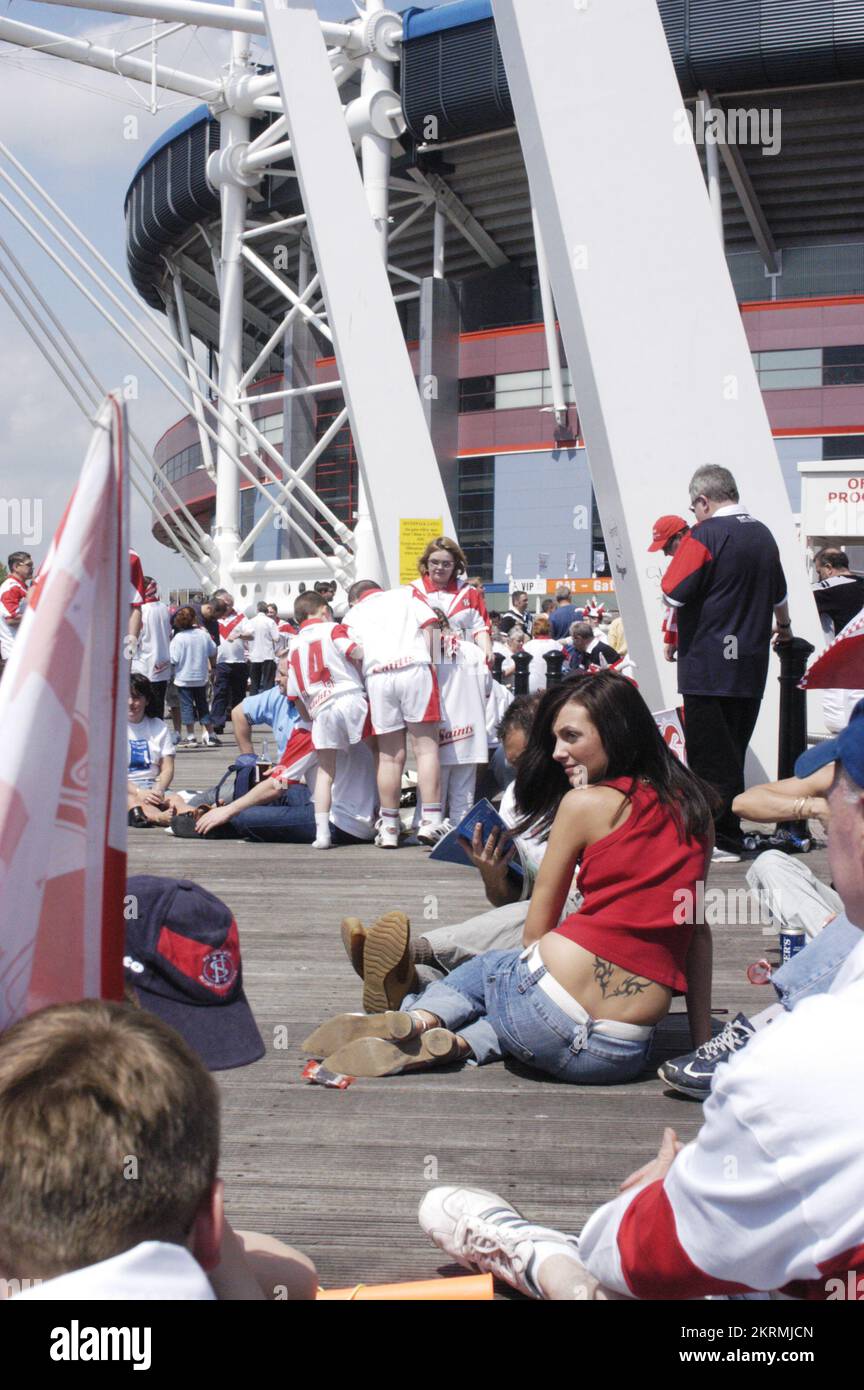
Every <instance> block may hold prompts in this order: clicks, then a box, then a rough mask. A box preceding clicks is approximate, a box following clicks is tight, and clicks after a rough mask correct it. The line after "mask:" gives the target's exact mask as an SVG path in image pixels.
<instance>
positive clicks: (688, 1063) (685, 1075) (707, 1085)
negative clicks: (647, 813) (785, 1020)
mask: <svg viewBox="0 0 864 1390" xmlns="http://www.w3.org/2000/svg"><path fill="white" fill-rule="evenodd" d="M755 1032H756V1029H755V1028H754V1027H753V1024H752V1023H751V1022H750V1020H749V1018H748V1017H747V1016H746V1014H738V1015H736V1017H735V1018H733V1019H732V1021H731V1022H730V1023H727V1024H726V1027H725V1028H724V1029H723V1030H722V1032H720V1033H718V1034H717V1036H716V1038H712V1039H711V1040H710V1042H706V1043H703V1044H702V1046H701V1047H697V1048H695V1050H694V1051H693V1052H685V1053H684V1054H683V1056H681V1057H672V1058H670V1060H669V1061H668V1062H664V1063H663V1065H662V1066H661V1067H659V1068H658V1070H657V1075H658V1076H659V1077H660V1080H661V1081H665V1082H666V1085H667V1086H671V1087H672V1089H673V1090H675V1091H680V1092H681V1094H682V1095H685V1096H691V1097H692V1098H693V1099H694V1100H706V1099H707V1097H708V1096H709V1095H710V1093H711V1083H712V1082H713V1080H714V1073H715V1071H716V1070H717V1068H718V1066H719V1065H720V1063H721V1062H728V1060H729V1058H730V1057H731V1056H732V1054H733V1052H740V1051H741V1048H742V1047H744V1046H745V1044H746V1043H747V1042H748V1040H749V1039H750V1038H752V1036H753V1034H754V1033H755Z"/></svg>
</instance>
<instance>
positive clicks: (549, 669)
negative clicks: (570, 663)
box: [543, 647, 564, 690]
mask: <svg viewBox="0 0 864 1390" xmlns="http://www.w3.org/2000/svg"><path fill="white" fill-rule="evenodd" d="M543 660H544V661H545V662H546V689H547V690H550V689H551V688H552V686H553V685H560V684H561V667H562V665H563V663H564V653H563V652H562V651H561V649H560V647H559V648H557V649H556V650H553V651H551V652H547V653H546V655H545V656H544V658H543Z"/></svg>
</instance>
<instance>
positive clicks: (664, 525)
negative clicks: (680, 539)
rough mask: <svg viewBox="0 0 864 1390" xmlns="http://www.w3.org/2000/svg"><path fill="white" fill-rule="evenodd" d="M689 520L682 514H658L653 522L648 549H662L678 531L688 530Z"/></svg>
mask: <svg viewBox="0 0 864 1390" xmlns="http://www.w3.org/2000/svg"><path fill="white" fill-rule="evenodd" d="M689 529H690V524H689V522H687V521H685V520H684V518H683V516H658V518H657V520H656V521H655V522H654V533H653V536H652V538H651V544H650V545H649V547H648V549H649V550H662V549H663V547H664V545H668V544H669V542H670V541H671V539H672V537H673V536H677V535H678V532H679V531H688V530H689Z"/></svg>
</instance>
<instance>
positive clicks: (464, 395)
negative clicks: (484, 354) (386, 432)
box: [459, 376, 495, 414]
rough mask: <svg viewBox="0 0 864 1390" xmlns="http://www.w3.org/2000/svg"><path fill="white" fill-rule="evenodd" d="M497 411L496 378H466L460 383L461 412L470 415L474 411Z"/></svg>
mask: <svg viewBox="0 0 864 1390" xmlns="http://www.w3.org/2000/svg"><path fill="white" fill-rule="evenodd" d="M494 409H495V378H494V376H466V377H463V378H462V380H461V381H460V382H459V410H460V412H461V413H462V414H468V413H469V412H470V411H474V410H494Z"/></svg>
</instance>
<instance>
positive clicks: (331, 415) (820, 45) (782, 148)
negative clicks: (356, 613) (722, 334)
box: [126, 0, 864, 606]
mask: <svg viewBox="0 0 864 1390" xmlns="http://www.w3.org/2000/svg"><path fill="white" fill-rule="evenodd" d="M659 10H660V13H661V18H662V21H663V25H664V28H665V32H666V37H667V40H668V43H669V48H670V52H671V55H672V58H673V62H674V65H675V69H676V73H677V76H678V80H679V83H680V88H681V97H682V103H681V112H680V113H679V115H680V122H679V126H680V128H679V130H677V131H676V132H674V133H673V138H676V139H680V140H682V141H685V140H689V139H691V138H692V139H693V140H695V142H696V146H697V149H698V152H699V157H700V160H701V161H702V165H703V170H704V173H705V179H706V197H710V199H711V202H712V205H713V207H714V210H715V214H716V226H717V234H718V235H719V236H722V238H723V243H724V248H725V253H726V260H727V264H728V268H729V274H730V277H731V280H732V283H733V286H734V289H735V293H736V297H737V300H738V302H739V305H740V312H741V315H742V319H743V324H744V328H745V331H746V335H747V339H748V341H749V344H750V348H751V351H752V353H753V361H754V365H755V369H756V372H757V374H758V379H759V383H760V386H761V389H762V392H763V396H764V401H765V406H766V410H767V414H768V418H769V421H770V425H771V429H772V432H773V435H774V439H775V441H776V447H777V453H778V456H779V459H780V463H781V466H782V470H783V474H784V477H785V480H786V484H787V488H788V492H789V496H790V500H791V503H792V507H793V510H794V511H796V512H798V511H800V507H801V475H800V472H799V467H798V465H799V464H801V463H804V462H806V463H812V464H814V465H820V466H821V467H817V468H815V469H814V474H817V475H818V474H827V475H828V478H829V479H831V478H833V477H834V476H835V475H836V478H837V479H838V480H839V481H838V486H840V485H842V484H843V480H844V479H846V475H847V474H851V475H852V476H851V477H850V478H849V479H847V480H846V481H847V485H848V484H851V483H852V482H860V481H861V479H860V478H859V476H858V475H859V474H861V473H864V463H862V462H860V461H861V460H864V16H862V14H861V13H860V7H859V6H844V5H841V4H839V3H836V2H835V0H785V3H784V4H783V5H782V6H770V7H768V6H765V5H764V4H760V2H759V0H717V3H714V4H712V5H710V6H708V5H705V4H704V3H702V0H659ZM404 18H405V24H404V39H403V42H402V45H401V62H400V63H399V65H398V69H397V70H398V72H399V83H400V101H401V107H402V114H403V116H404V121H405V124H406V127H407V129H406V132H405V134H404V135H402V136H401V138H400V139H399V141H398V148H397V147H396V146H394V157H393V161H392V165H391V171H390V187H389V197H390V225H391V232H390V245H391V250H390V264H389V266H388V270H389V274H390V282H391V287H392V291H393V295H394V298H395V299H396V301H397V304H398V308H399V314H400V318H401V322H402V326H403V330H404V334H405V338H406V340H407V342H408V345H409V349H410V354H411V360H412V363H413V366H414V371H415V375H416V377H417V381H418V390H419V392H420V396H421V399H422V401H423V406H424V411H425V413H426V418H427V422H428V425H429V429H430V433H431V437H432V440H433V444H434V447H435V452H436V455H437V457H438V460H439V464H440V467H441V471H442V476H443V478H444V481H445V486H446V490H447V495H448V498H449V501H450V505H451V510H452V513H453V516H454V517H455V518H457V527H458V534H459V537H460V540H461V542H462V544H463V546H464V548H465V550H466V552H467V554H468V556H469V561H470V570H471V573H472V574H475V575H478V576H480V577H482V578H483V580H484V581H486V583H487V588H488V587H491V589H492V590H493V591H494V590H495V589H496V588H500V591H501V593H502V595H503V593H504V592H506V589H507V586H508V580H509V579H510V578H511V577H518V578H520V579H521V578H530V577H534V576H537V577H538V579H539V581H540V582H539V585H538V587H542V586H543V585H544V583H547V582H552V581H554V580H555V579H559V580H560V579H561V578H565V577H566V578H568V579H569V580H571V581H572V582H573V583H574V585H575V586H576V587H577V589H578V588H583V589H592V590H593V589H595V588H596V589H598V590H600V591H601V592H603V591H605V590H607V589H608V590H611V588H612V584H611V580H610V579H609V578H608V576H609V572H610V571H609V566H608V563H607V555H606V546H605V544H604V539H603V533H602V529H601V526H600V522H599V518H598V515H597V509H596V506H595V505H594V501H593V494H592V488H591V480H590V474H589V469H588V462H587V457H586V451H585V448H584V445H583V441H582V438H581V435H580V423H579V403H578V401H577V400H575V399H574V396H573V391H572V388H571V386H570V379H569V373H568V367H567V363H566V361H565V360H564V357H563V348H562V346H561V342H560V339H559V337H558V334H557V329H556V326H555V322H554V308H553V307H552V305H551V300H550V298H549V296H548V295H544V292H543V291H544V288H545V284H546V281H545V279H544V267H543V260H542V249H541V253H540V256H539V257H538V244H537V239H536V237H535V230H534V225H533V220H532V208H531V198H530V192H529V186H528V180H527V176H526V171H525V166H524V163H523V159H522V153H521V150H520V145H519V140H518V137H517V134H516V131H515V128H514V120H513V110H512V106H511V103H510V96H509V92H508V85H507V79H506V75H505V71H504V65H503V62H502V57H501V51H500V48H499V44H498V40H497V36H496V32H495V26H494V21H493V18H492V6H491V3H490V2H489V0H458V3H454V4H448V5H443V6H441V7H439V8H436V9H432V10H408V11H407V12H406V15H405V17H404ZM625 37H626V36H625V35H623V34H622V43H623V42H624V41H625ZM613 80H614V75H613ZM352 81H356V79H352ZM343 95H345V96H346V97H347V99H348V100H349V101H350V98H351V81H349V82H347V83H346V84H345V88H344V90H343ZM622 100H626V101H628V102H631V103H632V109H633V119H632V138H633V140H634V141H636V142H638V141H639V139H640V132H639V94H638V92H632V91H628V92H623V91H622ZM266 123H267V118H266V117H262V118H261V119H260V120H258V121H256V123H255V124H254V125H253V133H254V134H260V133H261V132H263V131H264V130H265V129H266ZM219 141H220V125H219V122H218V120H216V119H214V118H212V117H211V116H210V115H209V113H208V109H207V108H206V107H202V108H200V109H199V110H198V111H196V112H193V113H192V114H191V115H190V116H188V117H187V118H186V119H184V120H183V121H181V122H179V123H178V124H177V125H175V126H174V127H173V128H172V129H171V130H170V131H168V132H167V133H166V134H165V135H164V136H163V138H162V139H161V140H160V141H159V142H158V143H157V144H156V145H154V146H153V148H152V149H151V150H150V151H149V152H148V154H147V156H146V157H145V159H144V160H143V161H142V163H141V165H140V166H139V168H138V170H137V172H136V174H135V177H134V178H133V180H132V183H131V185H130V187H129V190H128V192H127V195H126V223H127V250H128V261H129V267H130V271H131V275H132V279H133V282H134V284H135V286H136V288H137V290H138V292H139V293H140V294H141V296H142V297H143V299H144V300H145V301H146V302H147V303H148V304H150V305H151V306H153V307H154V308H157V309H160V310H162V309H165V310H166V311H167V312H168V313H169V315H171V316H173V317H174V320H175V322H176V324H177V328H178V333H179V334H180V336H181V337H182V336H183V335H184V334H185V335H186V336H187V341H188V340H189V339H190V338H193V339H198V340H199V341H200V342H201V343H203V344H204V345H205V346H206V348H207V349H209V351H210V353H211V354H213V353H215V352H216V351H217V350H218V326H219V287H218V281H219V264H218V255H217V248H218V246H219V207H220V202H219V192H218V189H217V188H215V187H214V186H213V185H212V184H211V183H210V182H209V180H208V176H207V165H208V158H209V157H210V156H211V155H213V154H214V152H215V151H217V150H218V147H219ZM646 157H649V152H646ZM255 196H256V198H257V199H258V201H257V206H256V216H257V218H258V221H259V224H260V227H261V235H260V237H259V238H258V240H257V245H256V253H257V255H258V256H259V257H260V258H261V260H262V261H263V262H265V263H268V262H269V263H270V264H272V265H273V266H274V267H275V268H276V269H277V270H279V271H280V272H283V273H284V274H285V276H286V277H287V279H288V280H289V281H292V282H294V283H296V284H298V285H302V284H304V283H305V278H304V277H306V276H308V256H309V249H308V243H306V241H305V238H304V237H303V235H293V234H286V232H285V231H284V230H283V228H284V223H285V221H286V220H287V219H291V218H292V216H294V215H295V214H299V213H300V211H301V202H300V197H299V193H298V189H297V182H296V178H295V177H294V175H293V168H292V164H291V160H290V157H286V159H285V161H284V163H282V164H280V165H279V166H277V168H276V169H275V171H274V172H272V173H271V175H270V176H269V177H268V178H266V179H265V180H264V182H263V183H262V184H261V185H260V186H259V188H258V189H257V190H256V195H255ZM610 196H612V197H615V196H616V193H615V188H614V183H613V184H612V189H611V192H610ZM657 196H658V198H662V196H663V189H662V187H658V189H657ZM268 221H274V222H276V221H278V222H279V223H280V224H282V226H281V227H280V229H278V230H276V231H274V232H273V233H272V234H270V233H268V232H267V229H266V224H267V222H268ZM639 254H640V252H639V231H638V225H636V226H634V228H633V240H632V255H633V256H634V257H637V258H638V257H639ZM643 269H644V275H645V277H646V279H647V278H648V277H650V276H651V275H652V266H651V265H650V264H645V266H644V268H643ZM544 305H545V307H544ZM284 310H285V300H284V298H283V297H282V294H281V292H280V290H279V288H278V286H277V285H275V284H273V285H271V284H269V283H268V282H267V280H266V277H262V276H261V275H258V276H256V277H249V278H248V280H247V295H246V301H245V308H244V335H245V344H244V353H245V357H244V360H245V361H248V362H252V361H254V360H255V359H257V358H261V357H262V354H263V360H262V361H261V366H260V371H259V374H258V375H257V376H256V378H255V379H254V381H253V382H251V383H249V384H248V385H247V386H246V388H245V389H246V393H247V397H248V399H249V410H250V413H251V416H252V418H253V419H254V420H255V421H256V423H257V425H258V427H259V428H260V429H261V430H262V431H263V433H264V434H265V435H266V436H267V437H268V438H269V439H271V440H272V441H274V442H275V443H278V444H279V445H280V446H283V444H284V448H285V453H286V457H287V458H289V460H291V461H294V460H299V459H303V458H305V457H307V456H308V455H309V453H310V451H314V446H315V443H316V441H324V440H325V437H326V436H328V435H329V436H330V437H329V438H326V442H325V443H323V444H322V447H321V448H320V450H319V451H318V453H317V457H315V458H314V462H313V465H312V469H313V471H312V474H311V476H310V479H309V481H310V482H312V484H313V486H314V488H315V491H316V492H317V493H318V494H319V495H320V496H321V497H322V498H323V499H324V500H325V501H327V502H328V503H329V505H330V507H331V509H332V510H333V512H335V513H336V515H337V516H338V517H339V518H340V519H342V520H344V521H345V522H346V523H347V524H348V525H349V526H350V525H353V523H354V519H355V513H356V507H357V498H358V474H357V461H356V457H355V453H354V449H353V444H352V438H351V432H350V429H349V427H348V425H347V423H346V424H344V425H343V426H342V427H340V428H338V429H336V430H334V429H333V428H332V427H333V426H334V422H335V421H336V419H337V417H338V415H339V412H340V411H341V410H342V406H343V401H342V396H341V394H340V392H339V390H338V382H337V381H336V378H337V369H336V364H335V359H334V357H333V356H332V355H331V354H332V349H330V347H329V345H328V344H327V343H326V341H325V339H324V338H323V337H322V336H321V335H320V333H319V332H318V331H317V329H316V328H315V327H313V326H310V325H308V324H307V323H306V322H305V320H303V319H302V318H298V319H297V320H296V321H295V323H294V325H293V327H292V329H291V331H290V333H286V336H285V339H284V342H277V343H276V345H275V346H271V349H270V350H269V351H267V352H264V349H266V348H267V346H268V343H269V342H270V340H271V339H272V337H273V333H274V328H276V327H277V325H278V323H279V322H280V319H281V317H282V315H283V314H284ZM703 327H704V333H705V336H706V339H707V338H709V337H710V334H711V331H712V329H711V324H710V323H709V322H706V323H705V324H704V326H703ZM681 352H682V353H683V354H686V355H687V356H688V357H689V355H690V354H693V353H697V354H698V352H699V342H698V341H697V342H690V343H687V344H682V345H681ZM682 367H683V363H682ZM670 370H671V371H675V370H676V367H675V363H674V362H672V363H670ZM682 375H683V371H682ZM297 387H312V388H313V389H312V390H311V391H308V390H307V391H304V393H303V394H299V395H294V396H291V395H288V396H286V395H285V394H284V392H285V391H286V390H291V389H293V388H297ZM728 389H729V391H730V393H733V392H734V390H735V383H734V381H733V380H730V382H729V383H728ZM154 456H155V460H156V462H157V463H158V464H159V465H161V466H162V468H163V469H164V471H165V473H166V475H167V477H168V478H169V479H170V480H171V482H172V483H173V484H174V486H175V488H176V489H177V492H178V493H179V495H180V497H181V498H182V499H183V501H184V502H185V503H186V505H187V506H188V507H189V509H190V510H191V511H192V513H193V514H194V515H195V516H196V518H198V520H199V521H200V522H201V524H202V525H203V526H204V527H205V528H208V527H210V526H211V525H212V522H213V512H214V499H215V484H214V480H213V476H212V464H211V466H210V467H209V468H208V466H207V465H208V462H209V460H208V441H207V439H206V437H205V435H204V434H203V433H202V431H201V429H200V424H199V421H198V419H197V418H196V415H195V413H194V412H192V411H190V414H189V415H187V416H185V417H184V418H183V419H180V420H178V421H177V423H176V424H174V425H173V426H172V427H171V428H170V429H169V430H168V431H167V432H166V433H165V434H164V435H163V436H162V438H161V439H160V440H159V441H158V443H157V444H156V446H155V450H154ZM706 461H710V460H703V459H696V458H694V460H693V463H694V466H695V465H696V464H698V463H700V462H706ZM847 461H848V462H847ZM856 461H857V462H856ZM736 471H737V473H738V476H739V483H740V485H741V488H742V493H743V494H744V496H745V499H746V486H747V471H748V461H747V460H746V459H745V458H742V459H741V460H740V464H739V465H738V467H737V470H736ZM157 497H158V498H159V510H160V512H161V514H162V516H163V517H164V524H163V525H156V526H155V527H154V533H155V534H156V535H157V536H158V537H159V538H160V539H161V540H163V541H164V542H165V543H166V544H170V543H171V541H170V522H171V508H170V506H169V504H168V503H167V501H166V500H165V499H163V498H161V494H157ZM656 503H657V505H656V514H659V513H663V512H677V511H681V510H682V509H685V510H686V498H685V497H680V496H677V495H676V496H672V495H667V494H666V492H665V491H664V488H663V484H662V481H661V480H660V479H658V485H657V494H656ZM265 506H266V503H265V500H264V498H263V497H262V496H261V494H260V493H259V492H257V491H256V489H255V488H253V487H252V486H251V484H249V483H246V484H245V485H243V486H242V494H241V531H242V534H243V536H248V535H249V533H250V532H251V531H252V530H253V528H254V527H255V525H256V521H258V520H260V518H261V516H262V514H263V511H264V509H265ZM652 520H653V518H652V517H650V516H646V518H645V546H646V548H647V546H648V544H649V541H650V525H651V521H652ZM766 520H770V518H766ZM277 521H278V517H277ZM291 547H292V533H291V532H290V531H288V530H285V529H281V528H280V527H279V526H278V525H276V524H272V523H268V524H267V525H266V526H264V527H263V528H262V529H261V530H260V532H259V533H258V534H257V535H256V536H255V539H254V545H253V546H252V547H250V550H249V552H248V558H250V559H254V560H256V561H258V560H268V559H279V558H283V557H290V556H291V555H292V554H296V553H297V552H296V550H295V551H292V549H291ZM595 578H597V579H598V580H599V582H598V583H597V584H596V585H595V583H594V582H593V581H594V579H595ZM604 578H605V583H604V582H603V580H604ZM502 604H503V599H502ZM499 606H502V605H499Z"/></svg>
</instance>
